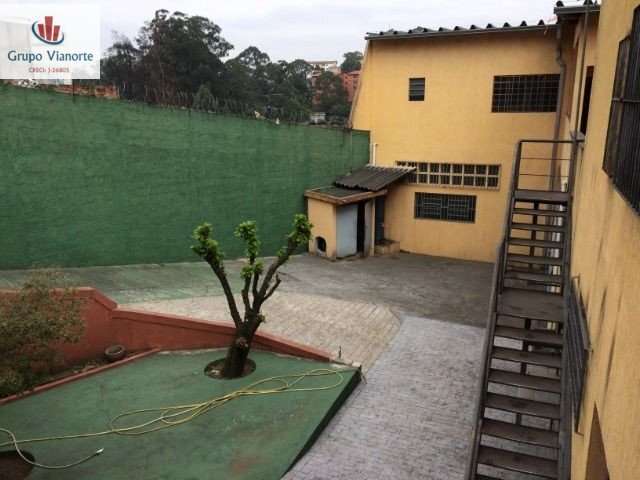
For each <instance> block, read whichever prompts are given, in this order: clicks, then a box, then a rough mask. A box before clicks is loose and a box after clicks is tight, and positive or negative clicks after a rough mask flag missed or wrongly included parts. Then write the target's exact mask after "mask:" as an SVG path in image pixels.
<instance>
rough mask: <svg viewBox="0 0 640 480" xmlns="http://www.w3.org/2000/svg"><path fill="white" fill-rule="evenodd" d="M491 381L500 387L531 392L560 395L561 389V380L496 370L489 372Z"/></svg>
mask: <svg viewBox="0 0 640 480" xmlns="http://www.w3.org/2000/svg"><path fill="white" fill-rule="evenodd" d="M489 381H490V382H491V383H499V384H500V385H510V386H512V387H518V388H528V389H529V390H538V391H540V392H550V393H560V389H561V386H560V380H559V379H555V378H545V377H539V376H537V375H524V374H522V373H515V372H506V371H504V370H498V369H495V368H492V369H491V370H489Z"/></svg>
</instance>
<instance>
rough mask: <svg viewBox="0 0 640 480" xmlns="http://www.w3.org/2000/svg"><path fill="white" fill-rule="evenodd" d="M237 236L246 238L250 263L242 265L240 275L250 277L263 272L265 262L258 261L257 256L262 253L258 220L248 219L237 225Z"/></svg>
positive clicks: (245, 277)
mask: <svg viewBox="0 0 640 480" xmlns="http://www.w3.org/2000/svg"><path fill="white" fill-rule="evenodd" d="M234 233H235V236H236V237H238V238H241V239H242V240H244V243H245V246H246V250H245V254H246V255H247V258H248V260H249V263H248V264H247V265H245V266H244V267H242V271H241V272H240V276H241V277H242V278H243V279H244V280H247V279H250V278H251V277H252V276H253V275H254V274H258V275H259V274H261V273H262V272H263V270H264V264H263V263H262V262H261V261H256V257H257V256H258V255H259V254H260V240H258V227H257V226H256V222H254V221H253V220H248V221H246V222H242V223H241V224H240V225H238V226H237V227H236V230H235V232H234Z"/></svg>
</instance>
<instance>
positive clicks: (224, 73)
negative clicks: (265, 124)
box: [101, 10, 311, 120]
mask: <svg viewBox="0 0 640 480" xmlns="http://www.w3.org/2000/svg"><path fill="white" fill-rule="evenodd" d="M221 31H222V30H221V28H220V27H219V26H218V25H216V24H215V23H214V22H212V21H211V20H209V19H207V18H204V17H199V16H189V15H187V14H185V13H182V12H174V13H173V14H169V12H168V11H167V10H158V11H156V13H155V16H154V18H153V19H152V20H151V21H149V22H146V23H145V25H144V26H143V27H142V28H141V30H140V34H139V35H138V37H137V38H136V40H135V44H134V42H132V41H131V40H129V39H128V38H126V37H122V36H120V37H119V38H117V39H116V41H115V42H114V43H113V45H112V46H111V47H110V48H109V49H108V50H107V55H106V56H105V58H104V59H103V60H102V79H101V80H102V81H103V82H104V83H109V84H114V85H116V86H117V87H118V88H119V89H120V94H121V95H122V96H123V97H124V98H127V99H131V100H142V101H146V102H150V103H160V104H178V105H181V106H192V107H193V108H196V109H200V110H215V111H218V108H220V109H222V110H223V111H226V110H228V109H230V110H232V111H235V110H238V109H240V110H242V111H245V113H247V111H248V113H253V111H256V112H258V113H259V114H260V115H261V116H264V117H267V118H281V119H285V118H286V119H290V120H291V119H293V120H295V119H300V120H301V119H302V118H303V117H306V116H307V114H308V112H309V111H310V109H311V88H310V85H309V82H308V79H307V76H308V74H309V72H310V71H311V66H310V65H309V64H308V63H306V62H305V61H304V60H300V59H298V60H294V61H293V62H291V63H288V62H285V61H282V60H281V61H278V62H272V61H271V59H270V58H269V55H267V54H266V53H264V52H262V51H260V49H258V48H257V47H254V46H250V47H248V48H246V49H245V50H243V51H242V52H240V53H239V54H238V55H237V56H236V57H234V58H231V59H229V60H227V61H226V62H223V61H222V59H223V58H224V57H226V56H227V55H228V53H229V52H230V51H231V50H232V49H233V46H232V45H231V44H230V43H228V42H227V41H226V40H225V39H224V38H223V37H222V36H221ZM203 87H204V88H205V89H204V90H203ZM191 95H193V100H192V101H191V100H190V98H191V97H190V96H191ZM209 95H210V96H211V98H210V97H209ZM216 98H217V99H218V100H216ZM220 99H224V101H222V100H220ZM211 105H213V106H211ZM236 113H238V112H236Z"/></svg>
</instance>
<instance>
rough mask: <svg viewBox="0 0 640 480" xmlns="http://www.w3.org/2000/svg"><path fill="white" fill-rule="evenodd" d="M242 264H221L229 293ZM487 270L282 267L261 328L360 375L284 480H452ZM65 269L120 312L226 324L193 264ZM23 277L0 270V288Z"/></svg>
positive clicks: (383, 261)
mask: <svg viewBox="0 0 640 480" xmlns="http://www.w3.org/2000/svg"><path fill="white" fill-rule="evenodd" d="M241 266H242V262H241V261H232V262H227V271H228V273H229V277H230V279H231V282H232V286H233V289H234V290H235V291H236V292H238V291H239V289H240V277H239V271H240V268H241ZM491 270H492V265H490V264H487V263H479V262H468V261H461V260H452V259H446V258H438V257H429V256H419V255H409V254H400V255H396V256H392V257H374V258H367V259H353V260H344V261H339V262H329V261H327V260H324V259H320V258H317V257H313V256H308V255H301V256H297V257H295V258H293V259H292V260H291V261H290V262H289V263H288V264H287V265H286V266H285V267H284V268H283V269H282V270H281V272H282V273H281V277H282V284H281V286H280V288H279V290H278V292H277V293H276V294H275V295H274V296H273V297H272V298H271V299H270V300H269V302H267V303H266V305H265V313H266V314H267V323H266V324H265V325H264V326H263V327H262V329H263V331H266V332H270V333H275V334H278V335H283V336H285V337H287V338H289V339H291V340H294V341H298V342H301V343H306V344H309V345H312V346H316V347H318V348H321V349H324V350H327V351H329V352H331V353H333V354H334V355H336V356H337V354H338V352H340V351H341V353H342V358H343V359H345V360H347V361H358V362H361V363H363V367H364V370H365V372H366V377H367V383H366V384H362V385H361V386H360V387H358V389H357V390H356V391H355V392H354V394H352V396H351V398H350V399H349V400H348V402H347V404H346V405H345V406H344V407H343V408H342V409H341V411H340V412H339V413H338V416H337V417H336V418H335V419H334V420H333V421H332V422H331V423H330V425H329V426H328V427H327V430H326V431H325V433H323V435H322V436H321V437H320V439H319V441H318V442H317V443H316V444H315V445H314V447H313V448H312V449H311V451H310V452H309V453H308V454H307V455H306V456H305V457H303V458H302V459H301V460H300V462H299V463H298V464H297V465H296V466H295V467H294V469H293V470H292V471H291V472H289V473H288V474H287V476H286V477H285V478H286V479H287V480H292V479H293V480H298V479H299V480H334V479H345V478H348V479H350V480H359V479H362V480H364V479H372V478H375V479H400V480H402V479H414V478H426V479H430V480H440V479H442V480H455V479H462V477H463V474H464V469H465V467H466V462H467V456H468V448H469V444H468V442H469V440H470V434H471V426H472V422H473V412H474V396H475V393H476V387H477V384H476V382H477V378H478V375H479V368H480V360H481V359H480V357H481V350H482V343H483V335H484V330H483V328H479V327H484V325H485V322H486V318H487V309H488V299H489V294H490V289H491ZM65 272H66V273H68V274H69V276H70V277H71V278H72V280H73V282H72V283H74V284H76V285H90V286H94V287H96V288H98V289H100V290H101V291H103V292H104V293H105V294H107V295H108V296H110V297H112V298H113V299H114V300H116V301H117V302H119V303H121V304H126V305H127V306H129V307H135V308H144V309H148V310H155V311H162V312H166V313H175V314H182V315H189V316H193V317H196V318H202V319H205V320H207V319H209V320H221V321H228V316H227V307H226V304H225V302H224V299H223V297H221V293H222V292H221V290H220V288H219V287H218V284H217V281H216V279H215V278H214V276H213V274H212V273H211V272H210V270H209V269H208V266H207V265H205V264H203V263H183V264H169V265H143V266H126V267H96V268H92V269H67V270H65ZM24 278H25V272H24V271H20V272H15V271H12V272H6V271H5V272H0V288H2V287H16V286H18V285H19V283H20V282H21V281H22V280H23V279H24ZM431 319H437V320H431Z"/></svg>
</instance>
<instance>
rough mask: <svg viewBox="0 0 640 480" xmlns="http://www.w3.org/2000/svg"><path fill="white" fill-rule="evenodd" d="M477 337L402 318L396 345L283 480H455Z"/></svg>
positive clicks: (476, 365) (471, 398)
mask: <svg viewBox="0 0 640 480" xmlns="http://www.w3.org/2000/svg"><path fill="white" fill-rule="evenodd" d="M483 338H484V330H483V329H481V328H478V327H473V326H467V325H460V324H452V323H448V322H441V321H436V320H428V319H425V318H418V317H403V318H402V326H401V327H400V330H399V332H398V334H397V335H396V337H395V338H394V339H393V340H392V341H391V344H390V346H389V349H388V350H386V351H385V352H384V353H383V354H382V355H381V356H380V357H379V358H378V360H377V361H376V363H375V365H374V366H373V367H372V368H371V370H370V371H369V374H368V375H367V376H366V383H361V384H360V386H359V387H358V388H357V389H356V390H355V391H354V393H353V394H352V395H351V397H350V398H349V400H348V401H347V403H346V404H345V405H344V407H343V408H342V409H341V410H340V412H338V414H337V415H336V417H335V418H334V419H333V420H332V422H331V423H330V425H329V426H328V427H327V429H326V430H325V431H324V433H323V435H322V436H321V437H320V439H319V440H318V441H317V442H316V444H315V445H314V446H313V447H312V448H311V450H310V451H309V452H308V453H307V454H306V455H305V456H304V457H303V458H302V459H301V460H300V461H299V462H298V463H297V464H296V465H295V466H294V468H293V469H292V470H291V471H290V472H289V473H288V474H287V475H285V477H284V479H285V480H339V479H340V480H341V479H346V478H348V479H349V480H370V479H381V480H383V479H384V480H386V479H389V480H391V479H393V480H404V479H407V480H408V479H418V478H424V479H429V480H456V479H460V480H462V479H463V477H464V472H465V468H466V464H467V460H468V454H469V442H470V437H471V429H472V425H473V421H474V418H473V414H474V407H475V394H476V385H477V383H476V382H477V381H478V377H479V375H480V356H481V351H482V341H483Z"/></svg>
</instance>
